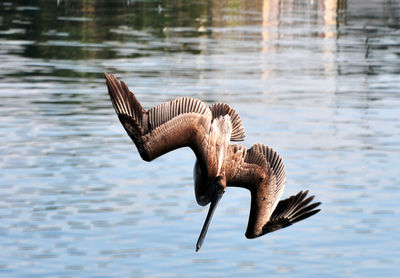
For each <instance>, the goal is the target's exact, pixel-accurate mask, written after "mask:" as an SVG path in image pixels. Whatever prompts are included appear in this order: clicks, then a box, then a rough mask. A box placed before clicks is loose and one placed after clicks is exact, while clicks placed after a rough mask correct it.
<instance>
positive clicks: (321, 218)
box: [0, 0, 400, 277]
mask: <svg viewBox="0 0 400 278" xmlns="http://www.w3.org/2000/svg"><path fill="white" fill-rule="evenodd" d="M103 72H111V73H115V74H116V75H117V76H118V77H119V78H121V79H122V80H124V81H126V83H127V84H128V85H129V86H130V88H131V90H133V91H134V92H135V93H136V94H137V96H138V98H139V99H140V100H141V101H142V104H143V105H144V107H146V108H150V107H152V106H155V105H157V104H159V103H161V102H164V101H167V100H171V99H174V98H177V97H179V96H190V97H195V98H198V99H201V100H203V101H205V102H206V103H207V104H211V103H213V102H226V103H229V104H230V105H231V106H232V107H234V108H235V109H236V111H238V112H239V114H240V115H241V117H242V120H243V122H244V127H245V132H246V141H244V142H243V144H244V145H245V146H247V147H250V146H251V145H253V144H254V143H257V142H260V143H264V144H268V145H269V146H272V147H274V148H275V149H276V150H277V151H278V152H279V153H280V154H281V155H282V156H283V157H284V160H285V165H286V170H287V180H288V182H287V186H286V189H285V191H284V197H287V196H290V195H292V194H295V193H297V192H298V191H300V190H303V189H309V190H310V191H311V193H312V194H315V195H316V199H317V200H318V201H321V202H322V203H323V204H322V206H321V208H322V211H321V212H320V213H319V214H317V215H316V216H313V217H311V218H309V219H307V220H305V221H302V222H300V223H298V224H296V225H294V226H291V227H289V228H287V229H283V230H280V231H279V232H276V233H272V234H270V235H267V236H264V237H261V238H258V239H255V240H247V239H246V238H245V236H244V233H245V229H246V225H247V219H248V213H249V205H250V195H249V193H248V191H246V190H243V189H232V188H229V189H228V190H227V192H226V194H225V195H224V198H223V199H222V200H221V203H220V205H219V208H218V209H217V211H216V214H215V216H214V219H213V221H212V223H211V226H210V229H209V232H208V235H207V237H206V240H205V242H204V245H203V248H202V249H201V250H200V252H198V253H196V252H195V243H196V240H197V237H198V235H199V232H200V230H201V227H202V224H203V221H204V219H205V216H206V212H207V207H200V206H198V205H197V204H196V201H195V198H194V192H193V179H192V169H193V164H194V159H195V158H194V155H193V154H192V152H191V151H190V150H189V149H181V150H178V151H175V152H172V153H169V154H167V155H165V156H163V157H161V158H159V159H157V160H155V161H153V162H151V163H147V162H144V161H142V160H141V159H140V157H139V155H138V153H137V150H136V149H135V146H134V145H133V144H132V142H131V141H130V139H129V137H128V136H127V135H126V133H125V131H124V130H123V128H122V126H121V125H120V123H119V121H118V119H117V117H116V115H115V112H114V110H113V108H112V106H111V103H110V100H109V98H108V95H107V91H106V86H105V81H104V78H103ZM0 135H1V136H0V166H1V168H0V171H1V173H0V248H1V254H0V275H1V276H3V277H224V276H226V277H245V276H249V277H250V276H252V277H253V276H254V277H317V276H322V277H398V275H399V273H400V259H399V258H400V225H399V222H400V221H399V220H400V217H399V215H400V204H399V197H400V2H398V1H390V0H389V1H383V0H382V1H372V0H371V1H370V0H367V1H362V0H354V1H346V0H344V1H330V0H326V1H316V0H315V1H298V0H296V1H294V0H293V1H285V0H283V1H278V0H270V1H268V0H265V1H261V0H259V1H245V0H243V1H239V0H232V1H228V0H222V1H217V0H215V1H211V0H210V1H190V0H187V1H66V0H59V1H55V0H54V1H9V2H8V1H0Z"/></svg>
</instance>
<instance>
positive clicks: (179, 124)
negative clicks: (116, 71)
mask: <svg viewBox="0 0 400 278" xmlns="http://www.w3.org/2000/svg"><path fill="white" fill-rule="evenodd" d="M105 78H106V82H107V87H108V93H109V94H110V98H111V101H112V103H113V106H114V109H115V111H116V112H117V115H118V118H119V119H120V121H121V123H122V125H123V126H124V128H125V130H126V132H127V133H128V135H129V137H131V139H132V140H133V142H134V143H135V145H136V147H137V148H138V151H139V153H140V155H141V157H142V158H143V159H144V160H146V161H151V160H153V159H155V158H157V157H159V156H160V155H163V154H165V153H167V152H169V151H172V150H175V149H177V148H181V147H191V148H192V149H193V151H194V152H195V154H196V156H197V157H198V158H204V156H205V152H206V137H207V136H208V133H209V130H210V123H211V119H212V115H211V112H210V110H209V109H208V108H207V107H206V106H205V104H204V103H203V102H201V101H200V100H197V99H193V98H187V97H182V98H179V99H176V100H172V101H169V102H166V103H163V104H160V105H158V106H156V107H154V108H151V109H149V110H148V111H146V110H144V109H143V107H142V105H141V104H140V103H139V101H138V100H137V99H136V97H135V95H134V94H133V93H132V92H131V91H129V89H128V86H127V85H126V84H125V83H124V82H119V81H118V80H117V78H115V76H114V75H112V74H107V73H105Z"/></svg>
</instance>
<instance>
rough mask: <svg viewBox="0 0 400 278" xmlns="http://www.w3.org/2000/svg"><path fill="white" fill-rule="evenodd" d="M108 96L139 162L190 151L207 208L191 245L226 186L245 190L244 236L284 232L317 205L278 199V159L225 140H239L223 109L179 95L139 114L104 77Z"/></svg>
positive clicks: (237, 124) (302, 195)
mask: <svg viewBox="0 0 400 278" xmlns="http://www.w3.org/2000/svg"><path fill="white" fill-rule="evenodd" d="M105 78H106V83H107V87H108V93H109V94H110V98H111V101H112V104H113V106H114V109H115V111H116V112H117V115H118V118H119V120H120V121H121V123H122V125H123V127H124V128H125V130H126V132H127V133H128V135H129V137H130V138H131V139H132V140H133V142H134V143H135V145H136V147H137V149H138V151H139V154H140V156H141V157H142V159H143V160H145V161H152V160H153V159H155V158H157V157H159V156H161V155H163V154H165V153H167V152H170V151H172V150H175V149H178V148H181V147H190V148H191V149H192V150H193V152H194V153H195V155H196V163H195V165H194V171H193V174H194V191H195V195H196V201H197V203H198V204H199V205H201V206H205V205H207V204H208V203H211V204H210V207H209V210H208V213H207V217H206V220H205V222H204V225H203V228H202V230H201V233H200V236H199V239H198V241H197V244H196V251H198V250H199V249H200V248H201V246H202V244H203V241H204V238H205V235H206V233H207V230H208V226H209V224H210V221H211V218H212V216H213V214H214V211H215V208H216V207H217V204H218V202H219V200H220V199H221V197H222V195H223V194H224V192H225V189H226V187H229V186H234V187H243V188H246V189H248V190H249V191H250V194H251V208H250V215H249V222H248V225H247V230H246V237H247V238H256V237H259V236H262V235H264V234H267V233H270V232H273V231H276V230H279V229H282V228H285V227H287V226H290V225H292V224H293V223H296V222H298V221H301V220H303V219H305V218H308V217H310V216H312V215H314V214H316V213H317V212H319V211H320V210H319V209H315V208H316V207H318V206H319V205H320V203H319V202H316V203H311V202H312V200H313V199H314V196H310V197H307V194H308V191H305V192H303V191H300V192H299V193H298V194H296V195H294V196H291V197H290V198H287V199H284V200H281V201H280V200H279V198H280V197H281V195H282V191H283V188H284V187H285V182H286V174H285V167H284V165H283V161H282V158H281V156H280V155H279V154H278V153H277V152H276V151H274V150H273V149H272V148H270V147H268V146H266V145H262V144H255V145H253V146H252V147H251V148H250V149H246V148H245V147H243V146H241V145H235V144H230V143H229V142H230V141H243V140H244V130H243V126H242V121H241V119H240V117H239V115H238V113H236V111H235V110H233V109H232V108H231V107H230V106H229V105H227V104H224V103H215V104H212V105H211V106H210V107H207V106H206V105H205V104H204V103H203V102H202V101H200V100H197V99H193V98H188V97H181V98H179V99H176V100H172V101H168V102H165V103H163V104H160V105H158V106H156V107H153V108H151V109H149V110H147V111H146V110H144V109H143V107H142V105H141V104H140V102H139V101H138V100H137V99H136V97H135V95H134V94H133V93H132V92H131V91H129V89H128V86H127V85H126V84H125V83H124V82H123V81H122V82H119V81H118V80H117V78H115V76H114V75H112V74H107V73H105Z"/></svg>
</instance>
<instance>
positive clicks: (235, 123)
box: [210, 103, 244, 141]
mask: <svg viewBox="0 0 400 278" xmlns="http://www.w3.org/2000/svg"><path fill="white" fill-rule="evenodd" d="M210 110H211V113H212V117H213V119H215V118H218V117H219V116H225V115H229V116H230V118H231V123H232V134H231V141H243V140H244V128H243V125H242V120H241V119H240V116H239V114H238V113H237V112H236V111H235V110H234V109H233V108H232V107H230V106H229V105H228V104H226V103H214V104H212V105H211V106H210Z"/></svg>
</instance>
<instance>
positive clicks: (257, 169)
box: [226, 144, 319, 238]
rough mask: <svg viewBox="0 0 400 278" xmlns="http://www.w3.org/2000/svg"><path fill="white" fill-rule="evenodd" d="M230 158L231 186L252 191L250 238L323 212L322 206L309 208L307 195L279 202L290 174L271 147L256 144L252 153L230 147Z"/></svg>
mask: <svg viewBox="0 0 400 278" xmlns="http://www.w3.org/2000/svg"><path fill="white" fill-rule="evenodd" d="M228 153H229V155H228V156H229V157H228V158H227V161H229V163H228V167H227V169H229V170H230V171H227V173H226V176H227V186H237V187H244V188H247V189H249V190H250V192H251V209H250V215H249V223H248V225H247V231H246V237H247V238H255V237H258V236H261V235H263V234H266V233H268V232H272V231H276V230H278V229H280V228H284V227H287V226H289V225H291V224H293V223H295V222H297V221H300V220H302V219H305V218H307V217H309V216H311V215H313V214H315V213H317V212H318V211H319V210H313V209H314V208H315V207H317V206H318V205H319V203H315V204H311V205H308V204H309V203H310V202H311V201H312V198H313V197H310V198H308V199H306V200H304V198H305V196H306V194H307V192H306V193H301V194H300V195H299V194H298V195H296V196H293V197H291V198H289V199H287V200H283V201H279V198H280V197H281V195H282V191H283V189H284V187H285V182H286V174H285V167H284V165H283V160H282V158H281V156H280V155H279V154H278V153H277V152H276V151H274V150H273V149H272V148H269V147H268V146H265V145H261V144H256V145H254V146H253V147H251V148H250V149H249V150H246V148H244V147H242V146H237V145H230V147H229V152H228Z"/></svg>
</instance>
